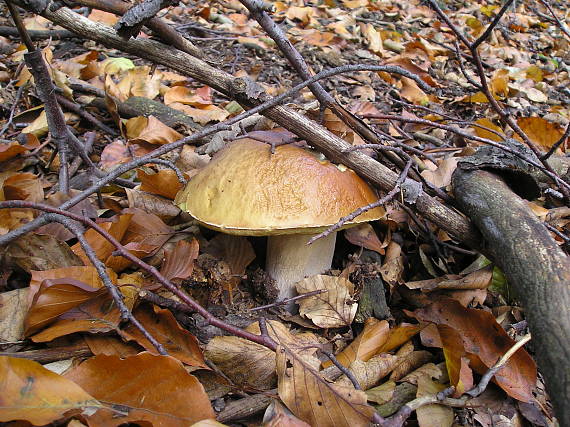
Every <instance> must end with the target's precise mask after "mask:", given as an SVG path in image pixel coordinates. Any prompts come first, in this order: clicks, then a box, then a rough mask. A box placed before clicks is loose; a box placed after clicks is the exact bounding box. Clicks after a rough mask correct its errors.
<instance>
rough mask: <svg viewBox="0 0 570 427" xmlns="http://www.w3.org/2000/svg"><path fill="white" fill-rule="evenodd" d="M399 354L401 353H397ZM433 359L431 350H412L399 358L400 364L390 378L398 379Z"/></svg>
mask: <svg viewBox="0 0 570 427" xmlns="http://www.w3.org/2000/svg"><path fill="white" fill-rule="evenodd" d="M397 356H399V354H397ZM431 359H432V354H431V353H430V352H429V351H423V350H420V351H412V352H411V353H410V354H406V355H405V356H403V357H400V358H399V363H398V366H397V367H396V368H395V369H394V371H393V372H392V374H391V375H390V379H391V380H392V381H398V380H400V379H401V378H403V377H405V376H406V375H408V374H409V373H410V372H412V371H413V370H415V369H417V368H419V367H420V366H422V365H424V364H425V363H427V362H429V361H430V360H431Z"/></svg>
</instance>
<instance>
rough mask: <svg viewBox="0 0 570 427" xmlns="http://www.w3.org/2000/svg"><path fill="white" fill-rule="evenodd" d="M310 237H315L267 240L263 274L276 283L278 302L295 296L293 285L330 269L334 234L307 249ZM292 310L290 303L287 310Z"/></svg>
mask: <svg viewBox="0 0 570 427" xmlns="http://www.w3.org/2000/svg"><path fill="white" fill-rule="evenodd" d="M313 236H314V234H284V235H280V236H269V238H268V241H267V261H266V264H265V265H266V267H265V270H266V271H267V273H269V275H270V276H271V277H272V278H273V279H274V280H275V282H276V283H277V287H278V289H279V299H280V300H282V299H285V298H291V297H293V296H295V295H296V294H297V290H296V288H295V283H297V282H298V281H299V280H303V279H304V278H305V277H308V276H313V275H315V274H321V273H323V272H325V271H326V270H328V269H330V268H331V264H332V258H333V254H334V246H335V242H336V233H331V234H329V235H328V236H326V237H323V238H321V239H319V240H317V241H316V242H314V243H313V244H311V245H307V242H308V241H309V239H311V237H313ZM293 307H294V305H293V303H291V304H290V305H288V306H287V309H288V310H289V311H292V308H293Z"/></svg>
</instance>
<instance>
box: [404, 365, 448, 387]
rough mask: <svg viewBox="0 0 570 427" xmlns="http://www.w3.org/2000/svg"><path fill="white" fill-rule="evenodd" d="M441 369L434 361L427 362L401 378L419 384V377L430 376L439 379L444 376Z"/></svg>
mask: <svg viewBox="0 0 570 427" xmlns="http://www.w3.org/2000/svg"><path fill="white" fill-rule="evenodd" d="M442 374H443V373H442V372H441V369H439V367H438V366H437V365H436V364H434V363H426V364H425V365H422V366H420V367H419V368H418V369H416V370H414V371H412V372H410V373H409V374H407V375H406V376H405V377H404V378H402V379H400V382H404V381H405V382H407V383H410V384H415V385H417V384H418V378H420V377H428V378H436V379H439V378H440V377H441V376H442Z"/></svg>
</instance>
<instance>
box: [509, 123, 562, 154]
mask: <svg viewBox="0 0 570 427" xmlns="http://www.w3.org/2000/svg"><path fill="white" fill-rule="evenodd" d="M517 124H518V125H519V126H520V128H521V129H522V130H523V131H524V133H526V135H527V136H528V137H529V139H530V140H531V141H532V142H534V143H535V144H536V145H538V146H540V147H542V148H544V149H549V148H550V147H552V145H553V144H554V143H555V142H557V141H558V140H559V139H560V138H562V135H564V129H563V128H562V126H560V125H559V124H557V123H552V122H549V121H548V120H545V119H543V118H542V117H520V118H518V119H517ZM562 147H564V145H562Z"/></svg>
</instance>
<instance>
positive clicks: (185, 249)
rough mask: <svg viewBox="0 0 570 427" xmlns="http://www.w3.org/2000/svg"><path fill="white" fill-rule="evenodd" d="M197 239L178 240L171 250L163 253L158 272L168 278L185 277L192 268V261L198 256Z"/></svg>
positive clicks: (190, 272)
mask: <svg viewBox="0 0 570 427" xmlns="http://www.w3.org/2000/svg"><path fill="white" fill-rule="evenodd" d="M198 249H199V246H198V240H196V239H192V240H191V241H190V242H187V241H186V240H179V241H178V242H176V246H175V247H174V249H173V250H172V251H168V252H166V253H165V257H164V258H165V259H164V263H163V264H162V267H161V269H160V273H161V274H162V275H163V276H164V277H166V278H167V279H168V280H176V279H182V280H183V279H187V278H188V277H190V276H191V275H192V271H193V270H194V261H195V260H196V258H198Z"/></svg>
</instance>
